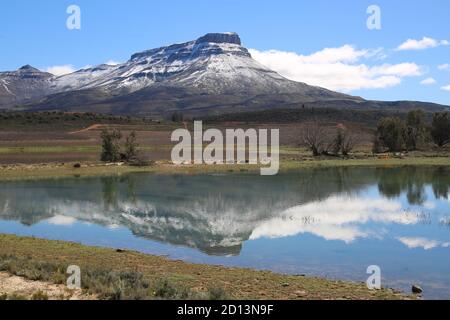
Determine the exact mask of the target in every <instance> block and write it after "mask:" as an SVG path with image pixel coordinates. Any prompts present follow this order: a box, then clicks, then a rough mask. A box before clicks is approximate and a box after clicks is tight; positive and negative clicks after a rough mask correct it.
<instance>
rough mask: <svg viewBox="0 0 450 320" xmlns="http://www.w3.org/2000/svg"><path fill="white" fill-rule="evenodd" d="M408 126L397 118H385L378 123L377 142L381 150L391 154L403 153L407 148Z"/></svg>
mask: <svg viewBox="0 0 450 320" xmlns="http://www.w3.org/2000/svg"><path fill="white" fill-rule="evenodd" d="M405 132H406V124H405V122H404V121H403V120H401V119H400V118H397V117H392V118H391V117H389V118H383V119H381V120H380V122H379V123H378V127H377V133H376V134H377V136H376V140H377V141H378V143H379V147H380V148H384V149H387V150H388V151H390V152H396V151H402V150H404V148H405V145H406V143H405Z"/></svg>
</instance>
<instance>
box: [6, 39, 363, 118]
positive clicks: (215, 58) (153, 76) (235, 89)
mask: <svg viewBox="0 0 450 320" xmlns="http://www.w3.org/2000/svg"><path fill="white" fill-rule="evenodd" d="M24 68H25V69H26V71H27V72H28V73H30V74H33V73H34V80H30V79H28V78H27V76H26V75H24V74H23V72H21V71H20V70H19V71H16V72H13V73H12V74H14V76H15V79H16V80H15V81H14V82H11V80H10V78H11V77H8V76H5V75H4V73H0V107H1V106H2V105H3V106H4V105H5V104H8V103H9V104H11V103H12V102H14V103H22V102H29V101H30V100H34V102H33V103H31V105H32V106H33V108H34V109H38V110H46V109H52V110H54V109H55V108H61V107H62V106H63V107H64V108H65V109H67V110H72V109H77V110H81V109H80V107H82V108H83V110H85V109H88V110H89V106H90V105H93V104H95V105H102V106H103V109H102V111H105V110H106V111H107V112H115V109H116V107H117V105H119V107H120V108H121V111H120V113H126V112H127V110H123V106H124V105H132V107H134V108H135V109H136V108H138V109H139V108H143V107H145V108H157V109H158V110H160V111H161V110H162V109H161V106H163V105H172V106H175V107H176V108H178V107H177V106H183V108H191V107H192V108H194V107H196V106H195V104H198V103H200V104H201V106H202V107H207V108H208V107H213V106H215V105H230V106H232V105H236V104H237V105H240V106H242V107H245V104H247V103H251V102H252V101H251V99H252V98H253V97H262V96H264V97H266V98H264V99H265V100H264V101H262V100H260V101H258V102H257V103H256V105H255V107H256V108H258V105H259V104H264V105H265V106H266V107H268V106H270V105H271V104H273V103H274V102H277V103H279V104H292V103H302V102H303V103H304V102H315V101H324V100H327V101H333V100H348V101H353V102H360V101H363V100H362V99H360V98H357V97H352V96H348V95H344V94H340V93H337V92H333V91H330V90H327V89H323V88H319V87H314V86H309V85H307V84H304V83H298V82H294V81H291V80H288V79H286V78H284V77H282V76H281V75H279V74H277V73H276V72H274V71H272V70H269V69H268V68H266V67H265V66H263V65H261V64H260V63H258V62H257V61H255V60H254V59H253V58H252V57H251V55H250V53H249V51H248V50H247V49H246V48H244V47H243V46H242V44H241V39H240V38H239V36H238V35H237V34H236V33H210V34H207V35H205V36H203V37H201V38H199V39H197V40H194V41H189V42H186V43H181V44H174V45H170V46H165V47H161V48H156V49H151V50H147V51H143V52H139V53H136V54H134V55H132V56H131V58H130V60H128V61H127V62H125V63H122V64H118V65H106V64H103V65H99V66H96V67H93V68H86V69H82V70H78V71H76V72H74V73H71V74H68V75H64V76H59V77H56V76H53V75H50V74H48V73H44V72H40V71H39V70H37V69H34V68H32V67H29V66H27V67H24ZM27 90H28V91H27ZM135 93H136V94H135ZM174 93H178V94H179V96H177V97H175V98H174ZM283 95H284V96H283ZM224 96H225V97H226V98H224ZM180 97H181V98H183V97H184V98H186V97H188V101H187V102H186V103H182V102H180ZM114 99H116V100H114ZM117 99H118V100H119V101H117ZM164 99H165V100H164ZM174 99H175V100H174ZM199 99H200V100H199ZM261 99H262V98H261ZM170 100H171V101H170ZM155 101H156V102H155ZM165 101H169V103H165ZM93 111H95V110H93ZM138 111H139V112H140V110H138ZM129 112H136V110H133V111H129ZM158 112H159V111H158Z"/></svg>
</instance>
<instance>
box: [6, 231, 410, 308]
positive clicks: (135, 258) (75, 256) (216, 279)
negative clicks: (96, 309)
mask: <svg viewBox="0 0 450 320" xmlns="http://www.w3.org/2000/svg"><path fill="white" fill-rule="evenodd" d="M0 257H6V258H7V257H13V258H12V259H13V261H19V262H18V263H19V266H21V268H22V269H24V271H23V272H22V273H23V274H22V275H23V276H26V277H30V275H27V273H29V272H32V270H34V271H35V270H36V269H38V270H44V271H45V270H50V271H48V272H47V271H45V272H47V274H49V276H48V279H46V280H50V281H54V282H57V280H58V279H60V276H61V272H60V271H58V270H59V269H62V270H65V267H66V266H68V265H78V266H80V267H81V270H82V281H86V279H84V278H83V277H87V279H88V282H87V283H88V284H87V285H86V282H84V284H83V286H85V289H86V290H89V292H92V293H96V294H99V295H101V296H102V294H103V293H104V292H106V293H107V294H106V295H104V296H103V297H105V298H117V295H114V293H115V292H116V291H115V290H117V286H118V283H123V282H124V281H125V283H128V284H129V285H122V286H121V287H120V288H122V289H123V288H136V290H135V291H127V290H122V291H120V292H122V293H124V297H125V298H126V297H129V298H143V297H152V298H173V299H190V298H192V297H195V298H198V297H208V298H211V299H212V298H214V299H223V298H225V297H226V298H231V299H362V300H366V299H404V298H407V297H406V296H403V295H401V294H398V293H395V292H394V291H392V290H390V289H383V290H378V291H370V290H368V289H367V287H366V286H365V284H362V283H350V282H343V281H331V280H326V279H320V278H309V277H304V276H294V275H281V274H276V273H272V272H268V271H255V270H249V269H242V268H225V267H221V266H209V265H199V264H190V263H185V262H182V261H171V260H168V259H166V258H164V257H157V256H150V255H144V254H140V253H137V252H131V251H125V252H123V251H120V252H118V251H116V250H113V249H106V248H97V247H85V246H82V245H79V244H75V243H67V242H61V241H48V240H40V239H34V238H21V237H16V236H10V235H0ZM2 259H3V260H5V258H0V261H1V260H2ZM40 261H45V262H40ZM42 264H44V265H45V267H42ZM35 266H40V267H39V268H36V267H35ZM55 270H56V271H55ZM83 270H84V271H83ZM34 271H33V272H32V273H31V274H35V272H34ZM10 272H11V271H10ZM83 272H84V273H83ZM55 275H56V276H55ZM111 275H116V276H111ZM120 275H122V276H120ZM83 279H84V280H83ZM89 279H90V280H89ZM105 279H108V280H107V281H105ZM58 281H59V280H58ZM95 288H97V289H95ZM98 288H100V289H98ZM147 289H150V291H149V290H147ZM149 292H150V293H149ZM148 294H150V295H148Z"/></svg>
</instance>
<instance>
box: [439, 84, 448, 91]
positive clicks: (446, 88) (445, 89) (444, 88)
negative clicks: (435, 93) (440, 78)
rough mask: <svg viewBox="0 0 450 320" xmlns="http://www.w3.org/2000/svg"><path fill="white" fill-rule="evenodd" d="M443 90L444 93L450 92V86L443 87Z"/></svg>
mask: <svg viewBox="0 0 450 320" xmlns="http://www.w3.org/2000/svg"><path fill="white" fill-rule="evenodd" d="M441 89H442V90H444V91H450V84H449V85H448V86H443V87H441Z"/></svg>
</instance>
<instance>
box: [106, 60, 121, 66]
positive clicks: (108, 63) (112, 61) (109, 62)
mask: <svg viewBox="0 0 450 320" xmlns="http://www.w3.org/2000/svg"><path fill="white" fill-rule="evenodd" d="M105 64H107V65H109V66H117V65H118V64H120V62H117V61H114V60H108V61H106V62H105Z"/></svg>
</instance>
